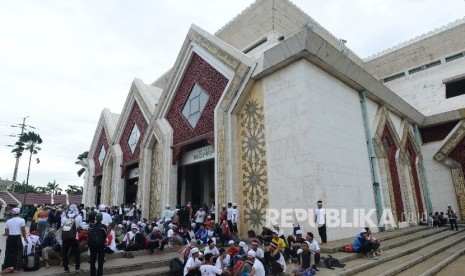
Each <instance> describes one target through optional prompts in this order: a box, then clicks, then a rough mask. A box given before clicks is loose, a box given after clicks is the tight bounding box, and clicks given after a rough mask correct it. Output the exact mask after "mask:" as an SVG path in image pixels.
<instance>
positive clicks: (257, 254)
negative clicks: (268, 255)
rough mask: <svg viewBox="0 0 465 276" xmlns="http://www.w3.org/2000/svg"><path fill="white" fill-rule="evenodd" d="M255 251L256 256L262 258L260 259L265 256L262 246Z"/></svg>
mask: <svg viewBox="0 0 465 276" xmlns="http://www.w3.org/2000/svg"><path fill="white" fill-rule="evenodd" d="M254 251H255V257H257V258H260V259H263V258H265V253H264V252H263V250H262V249H261V248H257V250H254Z"/></svg>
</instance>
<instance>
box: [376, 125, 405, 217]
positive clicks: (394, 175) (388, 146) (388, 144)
mask: <svg viewBox="0 0 465 276" xmlns="http://www.w3.org/2000/svg"><path fill="white" fill-rule="evenodd" d="M381 141H382V143H383V146H384V149H385V150H386V153H387V155H388V163H389V174H390V178H391V184H392V192H393V196H394V203H395V206H396V215H397V219H398V221H399V222H401V221H404V220H403V219H402V218H403V214H404V204H403V199H402V191H401V188H400V181H399V174H398V171H397V163H396V152H397V146H396V144H395V142H394V139H393V138H392V136H391V133H390V132H389V130H388V127H387V126H385V127H384V131H383V135H382V136H381Z"/></svg>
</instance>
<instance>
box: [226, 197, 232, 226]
mask: <svg viewBox="0 0 465 276" xmlns="http://www.w3.org/2000/svg"><path fill="white" fill-rule="evenodd" d="M232 210H233V209H232V203H231V202H229V203H228V210H227V213H226V214H227V217H226V218H227V219H226V221H227V222H228V225H229V229H231V231H232V230H233V225H232V213H233V211H232Z"/></svg>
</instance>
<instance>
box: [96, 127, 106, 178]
mask: <svg viewBox="0 0 465 276" xmlns="http://www.w3.org/2000/svg"><path fill="white" fill-rule="evenodd" d="M102 145H103V146H104V147H105V158H106V157H107V154H108V140H107V135H106V134H105V128H102V132H101V133H100V138H99V140H98V144H97V147H96V149H95V153H94V157H93V158H94V163H95V172H94V175H101V174H102V171H103V166H102V165H100V162H99V161H98V156H99V154H100V150H101V148H102ZM105 158H104V159H103V160H105ZM102 164H103V162H102Z"/></svg>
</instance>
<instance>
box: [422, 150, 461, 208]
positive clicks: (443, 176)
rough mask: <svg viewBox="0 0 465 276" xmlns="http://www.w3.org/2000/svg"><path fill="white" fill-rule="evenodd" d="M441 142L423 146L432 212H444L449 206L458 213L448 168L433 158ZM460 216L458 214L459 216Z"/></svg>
mask: <svg viewBox="0 0 465 276" xmlns="http://www.w3.org/2000/svg"><path fill="white" fill-rule="evenodd" d="M442 145H443V142H441V141H438V142H431V143H427V144H424V145H423V148H422V149H423V160H424V163H425V168H426V175H427V177H428V183H429V191H430V194H431V201H432V204H433V210H434V211H438V212H441V211H445V210H446V209H447V205H448V204H450V205H451V206H452V209H454V210H455V211H456V212H458V210H459V208H458V204H457V197H456V195H455V189H454V184H453V180H452V174H451V171H450V169H449V168H448V167H446V166H445V165H444V164H442V163H439V162H437V161H436V160H434V159H433V156H434V155H435V154H436V153H437V152H438V151H439V149H440V148H441V146H442ZM459 215H460V214H459Z"/></svg>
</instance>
